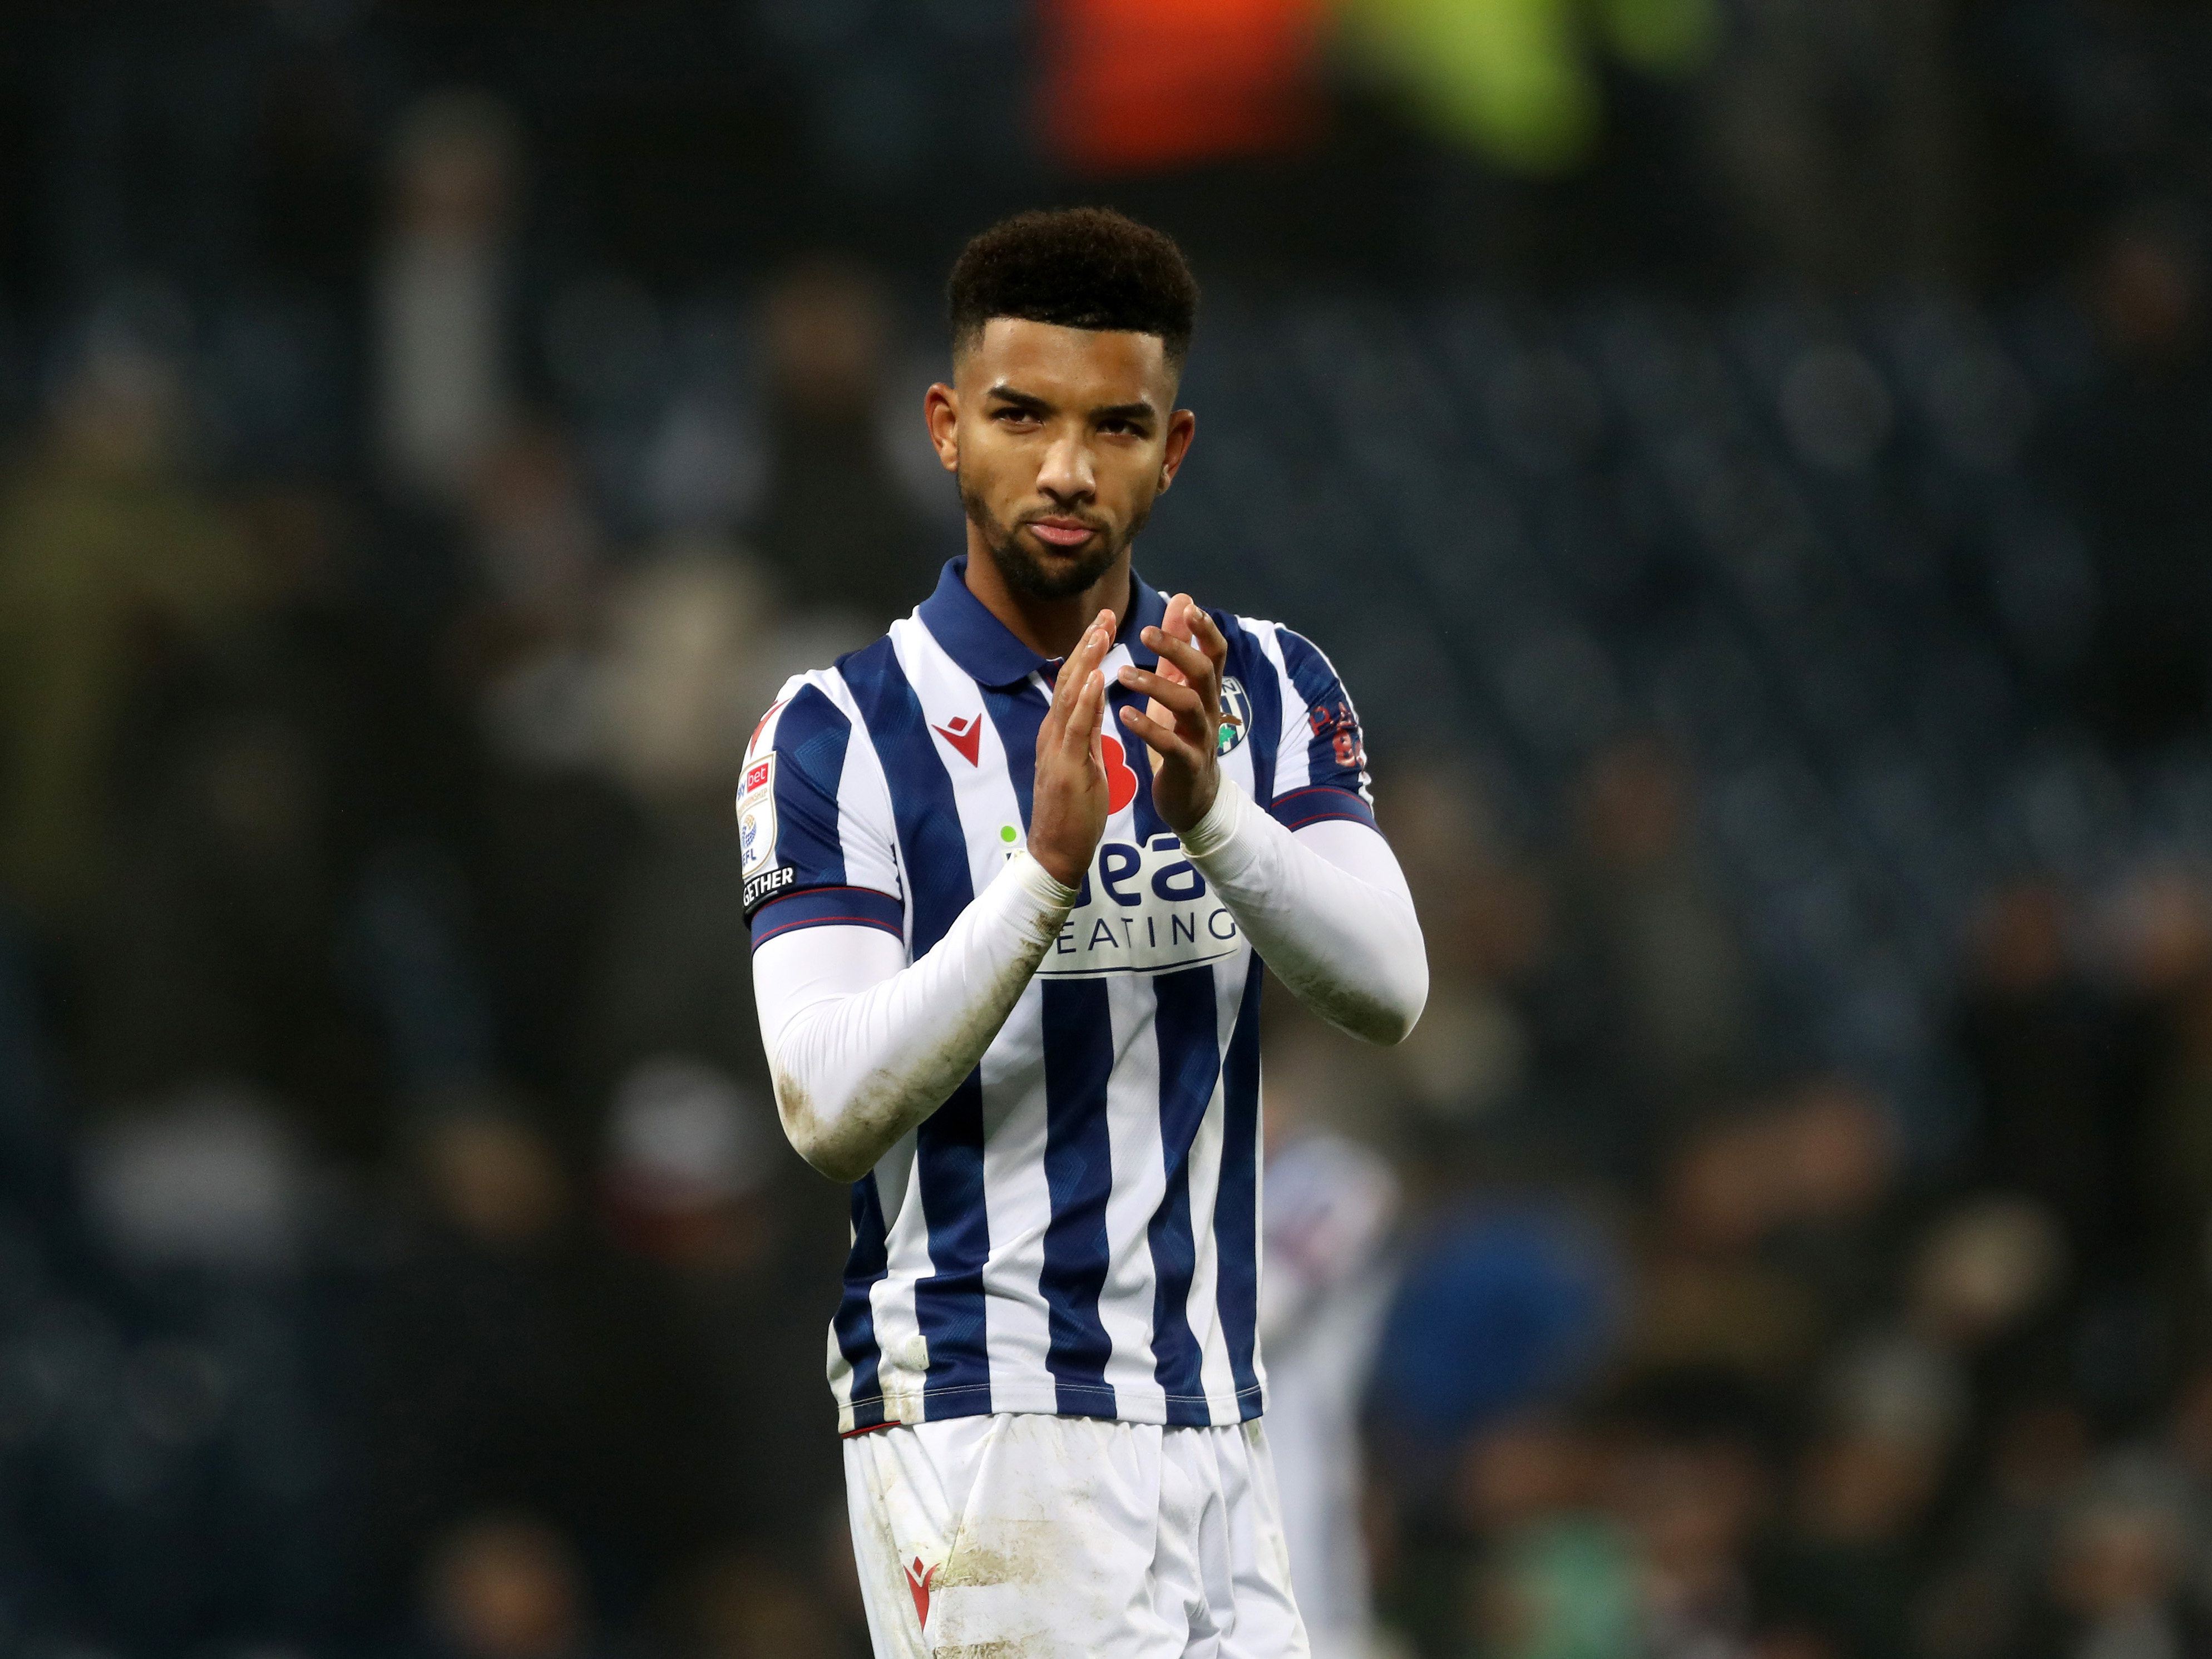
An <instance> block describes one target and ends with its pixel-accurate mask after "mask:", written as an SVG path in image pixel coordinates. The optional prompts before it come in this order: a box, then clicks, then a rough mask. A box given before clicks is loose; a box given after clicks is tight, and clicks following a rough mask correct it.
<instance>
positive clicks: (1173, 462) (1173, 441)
mask: <svg viewBox="0 0 2212 1659" xmlns="http://www.w3.org/2000/svg"><path fill="white" fill-rule="evenodd" d="M1197 435H1198V416H1195V415H1194V414H1192V413H1191V412H1190V410H1187V409H1178V410H1176V411H1175V413H1174V414H1172V415H1170V416H1168V441H1167V453H1165V454H1164V455H1162V456H1161V457H1160V488H1161V489H1166V488H1167V487H1168V486H1169V485H1170V484H1171V483H1174V482H1175V476H1176V473H1177V472H1179V471H1182V458H1183V457H1184V456H1185V455H1188V453H1190V441H1191V440H1192V439H1193V438H1194V437H1196V436H1197Z"/></svg>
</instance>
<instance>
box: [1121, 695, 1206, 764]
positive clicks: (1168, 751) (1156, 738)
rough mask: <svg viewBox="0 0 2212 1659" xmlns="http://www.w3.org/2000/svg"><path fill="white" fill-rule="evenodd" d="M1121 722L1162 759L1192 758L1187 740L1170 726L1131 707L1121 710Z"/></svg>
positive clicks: (1184, 759) (1186, 759) (1185, 759)
mask: <svg viewBox="0 0 2212 1659" xmlns="http://www.w3.org/2000/svg"><path fill="white" fill-rule="evenodd" d="M1121 724H1122V725H1123V726H1127V728H1128V729H1129V730H1130V731H1131V732H1133V733H1135V735H1136V736H1138V737H1139V738H1142V739H1143V740H1144V742H1145V744H1146V747H1147V748H1150V749H1152V750H1155V751H1157V752H1158V755H1159V756H1160V757H1161V758H1162V759H1163V760H1183V761H1188V760H1190V759H1191V758H1192V755H1191V744H1190V742H1189V740H1188V738H1185V737H1184V736H1183V735H1182V732H1178V731H1176V729H1175V727H1173V726H1165V725H1163V724H1162V723H1161V722H1160V721H1158V720H1150V719H1147V718H1146V716H1145V715H1143V714H1139V713H1138V712H1137V711H1136V710H1135V709H1133V708H1124V709H1123V710H1122V711H1121Z"/></svg>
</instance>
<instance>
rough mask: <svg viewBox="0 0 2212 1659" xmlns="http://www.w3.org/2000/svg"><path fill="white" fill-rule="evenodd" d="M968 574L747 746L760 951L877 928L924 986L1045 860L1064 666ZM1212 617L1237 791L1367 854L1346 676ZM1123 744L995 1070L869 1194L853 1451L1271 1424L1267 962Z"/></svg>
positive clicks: (750, 868)
mask: <svg viewBox="0 0 2212 1659" xmlns="http://www.w3.org/2000/svg"><path fill="white" fill-rule="evenodd" d="M964 572H965V561H964V560H962V559H956V560H954V561H953V562H951V564H949V565H948V566H946V568H945V574H944V575H943V577H942V579H941V580H939V584H938V587H937V591H936V592H935V593H933V595H932V596H931V597H930V598H929V599H927V600H926V601H925V602H924V603H923V604H922V605H921V606H920V607H919V608H918V609H917V610H916V611H915V613H914V614H913V615H912V616H910V617H906V618H904V619H903V620H902V621H900V622H898V623H894V624H893V625H892V628H891V630H890V633H889V634H888V635H886V636H885V637H884V638H882V639H880V640H878V641H876V642H875V643H874V644H872V645H871V646H869V647H866V649H864V650H860V651H856V652H854V653H851V654H850V655H848V656H845V657H842V658H841V659H838V662H837V664H836V666H835V667H834V668H830V669H827V670H822V671H815V672H812V673H808V674H804V675H801V676H799V677H798V678H795V679H793V680H792V681H791V682H790V683H789V684H787V685H786V686H785V687H784V689H783V692H782V696H781V698H780V699H779V701H778V702H776V704H775V707H774V708H771V709H770V710H769V714H768V715H767V717H766V718H765V719H764V720H763V721H762V723H761V726H760V728H759V730H758V731H757V732H756V733H755V734H754V737H753V740H752V743H751V744H750V747H749V749H748V751H747V755H746V760H745V769H744V788H743V791H742V792H741V794H740V797H739V800H738V818H739V826H740V835H741V836H742V838H743V843H744V867H745V878H746V880H745V898H746V910H747V914H748V915H749V916H750V919H751V922H752V929H753V942H754V945H755V948H756V949H757V948H758V947H759V946H760V945H762V944H763V943H765V942H766V941H767V940H769V939H775V938H777V937H779V936H781V935H782V934H784V933H788V932H790V931H791V930H793V929H795V928H804V927H827V926H840V927H876V928H880V929H882V930H884V932H886V933H890V934H893V935H895V936H896V937H897V938H898V939H900V940H901V941H902V943H903V945H905V948H906V951H907V959H908V961H909V962H911V961H914V960H916V959H918V958H919V957H921V956H922V955H923V954H924V953H925V952H927V951H928V950H929V949H930V947H931V946H932V945H935V944H936V943H937V942H938V940H939V939H940V938H942V937H943V936H944V934H945V931H946V929H947V928H948V927H951V924H952V923H953V921H955V920H956V919H957V917H958V916H959V915H960V914H961V912H962V911H963V909H965V908H967V906H968V904H969V902H970V901H971V900H972V899H973V897H974V896H975V894H976V893H977V892H978V891H980V890H981V889H982V888H983V887H984V886H985V885H986V884H988V883H989V882H990V881H991V880H992V878H994V875H995V874H996V873H997V872H998V871H999V869H1000V867H1001V866H1003V864H1004V862H1005V860H1006V858H1007V857H1008V856H1009V855H1010V854H1012V853H1014V852H1015V851H1016V850H1018V848H1020V847H1021V846H1022V844H1023V842H1024V836H1025V835H1026V832H1027V827H1028V823H1029V817H1030V792H1031V787H1032V781H1033V777H1034V774H1035V770H1036V733H1037V727H1038V726H1039V724H1040V723H1041V722H1042V720H1043V718H1044V715H1045V713H1046V710H1047V708H1048V704H1049V701H1050V684H1051V680H1050V677H1051V675H1052V674H1053V673H1054V671H1055V669H1056V665H1054V664H1050V663H1047V662H1046V661H1044V660H1043V659H1041V658H1039V657H1038V656H1037V655H1036V653H1034V652H1032V651H1031V650H1030V649H1029V648H1028V647H1026V646H1024V645H1023V644H1022V643H1021V642H1020V641H1018V640H1017V639H1016V638H1015V637H1014V636H1013V635H1012V633H1011V632H1009V631H1008V630H1007V629H1006V627H1005V626H1004V624H1002V623H1000V622H999V620H998V619H997V618H996V617H993V616H992V615H991V614H990V612H989V611H987V610H986V609H985V608H984V607H983V605H982V604H981V601H980V600H978V599H976V598H975V596H974V595H973V594H972V593H970V592H969V591H968V587H967V585H966V581H965V579H964ZM1166 608H1167V607H1166V601H1165V599H1164V598H1163V596H1162V595H1161V594H1159V593H1158V592H1156V591H1155V590H1153V589H1152V588H1150V587H1148V586H1146V585H1145V584H1144V583H1143V582H1142V581H1141V580H1138V581H1136V582H1135V584H1134V590H1133V602H1132V604H1131V605H1130V615H1129V616H1128V617H1127V618H1125V619H1124V622H1123V624H1122V629H1121V637H1120V639H1119V641H1117V642H1116V644H1115V647H1114V650H1113V652H1112V653H1110V654H1109V656H1108V658H1107V659H1106V662H1105V674H1106V683H1107V688H1108V693H1109V702H1110V703H1111V705H1112V710H1118V709H1119V708H1121V707H1122V706H1124V705H1125V704H1126V703H1127V702H1130V701H1131V700H1132V694H1130V693H1129V692H1127V691H1126V690H1122V689H1121V687H1119V686H1118V685H1116V684H1115V673H1116V671H1118V669H1119V668H1120V666H1121V664H1122V663H1124V662H1126V661H1134V662H1136V663H1137V664H1138V665H1139V666H1142V667H1147V668H1149V667H1151V666H1152V665H1153V664H1154V662H1155V660H1156V659H1155V657H1154V655H1153V653H1151V652H1150V651H1148V650H1146V648H1145V647H1143V645H1142V644H1141V643H1140V642H1139V639H1138V635H1139V630H1140V629H1143V628H1146V627H1148V626H1152V625H1156V624H1158V623H1159V622H1160V621H1161V620H1162V618H1163V617H1164V615H1165V612H1166ZM1212 615H1213V617H1214V620H1215V621H1216V622H1217V623H1218V624H1219V625H1220V627H1221V629H1222V631H1223V633H1224V634H1225V635H1226V636H1227V638H1228V641H1229V662H1228V665H1227V669H1226V680H1225V696H1224V699H1223V701H1224V707H1225V714H1227V715H1229V716H1230V717H1231V718H1230V720H1225V731H1224V734H1223V737H1222V739H1221V742H1222V750H1223V753H1222V765H1223V768H1224V769H1225V772H1226V773H1227V775H1229V776H1230V777H1231V778H1233V779H1234V780H1235V781H1237V783H1238V784H1239V785H1240V786H1241V787H1243V790H1244V791H1245V793H1246V794H1247V795H1249V797H1250V799H1252V800H1253V801H1254V802H1255V803H1256V804H1258V805H1260V806H1261V807H1263V808H1265V809H1266V810H1267V811H1269V812H1270V813H1272V814H1273V816H1274V817H1276V818H1277V819H1278V820H1279V821H1280V822H1282V823H1285V824H1286V825H1288V826H1290V827H1291V828H1293V829H1295V828H1297V827H1298V826H1300V825H1303V824H1306V823H1315V822H1317V821H1320V820H1322V819H1327V818H1349V819H1353V820H1356V821H1358V822H1359V823H1368V824H1372V823H1373V822H1374V820H1373V816H1372V813H1371V812H1370V797H1369V794H1368V787H1367V775H1366V772H1365V769H1364V768H1365V763H1366V757H1365V755H1364V751H1363V750H1362V747H1361V738H1360V732H1359V726H1358V719H1357V717H1356V715H1355V714H1353V711H1352V703H1351V701H1350V699H1349V698H1348V697H1347V696H1346V695H1345V691H1344V688H1343V685H1342V684H1341V683H1340V681H1339V679H1338V678H1337V675H1336V671H1335V670H1334V668H1332V667H1331V666H1330V665H1329V662H1328V659H1327V658H1326V657H1324V656H1323V655H1322V653H1321V652H1320V651H1318V650H1316V648H1315V647H1313V646H1312V645H1310V644H1309V643H1308V642H1307V641H1305V640H1304V639H1302V638H1300V637H1299V636H1298V635H1296V634H1294V633H1292V632H1291V630H1290V629H1286V628H1282V627H1279V626H1278V625H1276V624H1275V623H1267V622H1258V621H1255V620H1253V619H1251V618H1249V617H1236V616H1232V615H1230V614H1228V613H1226V612H1222V611H1216V612H1213V613H1212ZM1231 722H1233V725H1232V724H1231ZM1119 730H1120V728H1119V725H1118V714H1115V713H1114V712H1111V711H1109V716H1108V719H1107V722H1106V736H1105V752H1106V761H1107V769H1108V773H1109V778H1110V781H1111V784H1112V790H1111V795H1110V805H1111V809H1112V811H1111V816H1110V817H1109V819H1108V821H1107V826H1106V831H1105V835H1104V836H1103V839H1102V841H1101V842H1100V845H1099V848H1098V851H1097V855H1096V858H1095V860H1094V861H1093V863H1092V865H1091V871H1090V873H1089V874H1088V876H1087V877H1086V878H1085V882H1084V884H1083V888H1082V891H1081V893H1080V895H1079V898H1078V900H1077V902H1076V906H1075V908H1074V910H1073V913H1072V914H1071V915H1070V916H1069V918H1068V921H1067V923H1066V927H1065V928H1064V929H1063V930H1062V931H1061V933H1060V937H1059V939H1057V940H1056V941H1055V942H1054V945H1052V946H1051V947H1050V948H1049V949H1048V950H1047V951H1046V953H1045V957H1044V960H1043V963H1042V965H1041V966H1040V967H1039V969H1037V972H1036V976H1035V978H1034V979H1033V980H1032V981H1031V982H1030V985H1029V987H1028V988H1027V990H1026V991H1025V992H1024V994H1023V995H1022V998H1021V1000H1020V1001H1019V1003H1018V1005H1017V1006H1016V1007H1015V1009H1014V1012H1013V1013H1012V1016H1011V1017H1010V1018H1008V1019H1007V1021H1006V1024H1005V1026H1004V1027H1003V1028H1002V1029H1001V1030H1000V1033H999V1035H998V1036H997V1038H996V1039H995V1040H994V1042H992V1043H991V1045H990V1047H989V1048H988V1050H987V1052H986V1053H985V1054H984V1057H983V1060H982V1063H981V1065H980V1066H977V1067H976V1069H975V1071H974V1072H972V1073H969V1076H968V1078H967V1079H965V1080H964V1081H963V1083H962V1084H961V1085H960V1086H959V1087H958V1088H957V1090H956V1091H954V1092H953V1094H952V1096H951V1098H950V1099H948V1100H947V1101H946V1102H945V1104H944V1105H943V1107H942V1108H940V1109H939V1110H938V1111H937V1112H936V1114H935V1115H933V1116H932V1117H930V1118H929V1119H928V1120H927V1121H926V1122H924V1123H923V1124H922V1125H921V1127H920V1128H919V1129H918V1130H916V1131H915V1133H913V1135H912V1136H910V1137H909V1138H908V1140H906V1141H905V1142H902V1144H901V1145H900V1146H898V1147H896V1148H895V1149H894V1150H893V1151H892V1152H890V1154H888V1155H887V1156H886V1157H885V1158H884V1159H883V1160H882V1162H880V1163H879V1164H878V1165H877V1167H876V1168H875V1170H873V1171H872V1172H871V1173H870V1174H869V1175H867V1176H865V1177H863V1178H862V1179H861V1180H860V1181H859V1182H856V1183H855V1184H854V1188H853V1194H852V1222H853V1246H852V1255H851V1258H850V1260H849V1261H848V1265H847V1267H846V1272H845V1290H844V1296H843V1299H842V1304H841V1306H840V1307H839V1309H838V1311H837V1314H836V1318H835V1320H834V1321H833V1322H832V1326H831V1330H830V1341H829V1380H830V1386H831V1388H832V1389H833V1390H834V1391H835V1393H836V1398H837V1403H838V1409H839V1413H840V1425H839V1426H840V1428H841V1430H842V1431H845V1432H848V1433H849V1432H854V1431H859V1430H863V1429H867V1428H871V1427H873V1426H876V1425H881V1424H884V1423H888V1422H917V1421H925V1420H935V1419H942V1418H951V1417H962V1416H971V1415H977V1414H981V1413H990V1412H1045V1413H1060V1414H1061V1415H1066V1416H1079V1417H1099V1418H1112V1419H1121V1420H1123V1421H1127V1422H1137V1423H1164V1424H1197V1425H1218V1424H1229V1423H1235V1422H1237V1421H1240V1420H1242V1419H1247V1418H1252V1417H1256V1416H1258V1415H1259V1414H1260V1412H1261V1407H1262V1403H1263V1395H1264V1373H1263V1371H1262V1369H1261V1359H1260V1352H1259V1345H1258V1338H1257V1333H1256V1329H1255V1325H1256V1307H1257V1299H1258V1288H1259V1283H1258V1281H1259V1223H1260V1191H1259V1187H1260V1060H1259V1037H1260V1031H1259V1012H1260V1008H1259V1004H1260V983H1261V968H1260V963H1259V962H1258V960H1257V958H1256V957H1255V956H1254V955H1253V953H1252V951H1251V949H1250V947H1249V945H1248V944H1247V943H1246V941H1245V939H1244V938H1243V933H1242V932H1241V930H1240V929H1239V927H1237V921H1236V918H1235V917H1234V916H1233V915H1231V914H1230V912H1229V910H1228V908H1226V907H1225V905H1224V904H1222V903H1221V902H1220V901H1219V900H1218V898H1217V897H1215V896H1213V895H1212V894H1211V893H1209V892H1208V890H1207V886H1206V879H1205V878H1204V877H1203V876H1202V875H1201V874H1200V872H1199V871H1198V870H1197V869H1196V868H1195V867H1194V866H1193V865H1192V864H1191V862H1190V861H1189V860H1187V859H1185V858H1184V857H1183V856H1182V853H1181V849H1180V848H1179V845H1178V843H1177V842H1176V836H1175V835H1174V834H1173V832H1171V831H1170V829H1168V827H1167V825H1166V824H1165V823H1163V822H1162V821H1161V819H1160V817H1159V816H1158V813H1157V812H1156V811H1154V810H1153V807H1152V777H1151V768H1150V765H1149V764H1148V761H1147V757H1146V751H1145V750H1143V749H1142V747H1141V745H1137V744H1134V743H1133V740H1128V739H1125V738H1122V737H1121V736H1118V735H1117V733H1118V732H1119ZM1125 743H1127V744H1128V746H1129V747H1132V748H1134V749H1135V752H1134V753H1133V754H1132V753H1129V752H1127V751H1126V750H1125V746H1124V745H1125Z"/></svg>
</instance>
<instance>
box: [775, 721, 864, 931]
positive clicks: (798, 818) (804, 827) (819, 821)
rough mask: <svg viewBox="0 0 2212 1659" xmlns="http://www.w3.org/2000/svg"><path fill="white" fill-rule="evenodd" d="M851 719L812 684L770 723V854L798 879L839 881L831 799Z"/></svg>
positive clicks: (841, 871) (841, 773)
mask: <svg viewBox="0 0 2212 1659" xmlns="http://www.w3.org/2000/svg"><path fill="white" fill-rule="evenodd" d="M852 731H853V723H852V721H850V720H847V719H846V718H845V715H844V712H843V711H842V709H840V708H838V707H837V705H836V703H834V702H830V701H829V698H828V697H826V696H823V694H822V692H821V690H819V689H818V688H817V687H815V686H811V685H809V686H805V687H802V688H801V689H800V690H799V692H798V694H797V695H796V696H793V698H792V699H791V702H790V703H789V704H788V705H787V707H786V708H785V709H784V711H783V717H782V718H781V720H778V721H777V722H776V726H775V754H776V768H777V769H776V779H775V823H776V828H775V856H776V859H777V860H778V862H780V863H783V864H787V865H790V866H792V867H793V869H795V870H797V871H798V872H799V881H800V884H801V885H803V886H808V887H842V886H843V885H844V884H845V849H844V845H843V842H842V839H841V838H840V836H839V835H838V833H837V803H838V800H839V798H840V796H841V795H842V791H843V788H844V782H845V744H846V741H847V739H848V738H849V737H850V736H851V735H852Z"/></svg>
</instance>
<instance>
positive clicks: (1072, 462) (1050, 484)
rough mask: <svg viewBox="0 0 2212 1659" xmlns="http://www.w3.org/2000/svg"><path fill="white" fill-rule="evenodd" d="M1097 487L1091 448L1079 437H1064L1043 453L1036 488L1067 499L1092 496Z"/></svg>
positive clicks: (1058, 498)
mask: <svg viewBox="0 0 2212 1659" xmlns="http://www.w3.org/2000/svg"><path fill="white" fill-rule="evenodd" d="M1037 488H1038V489H1041V490H1042V491H1043V492H1044V493H1045V494H1046V495H1050V496H1053V497H1054V498H1055V499H1057V500H1060V501H1074V500H1077V499H1079V497H1082V496H1086V495H1090V494H1091V491H1092V490H1093V489H1096V488H1097V476H1096V474H1095V473H1094V472H1093V471H1092V469H1091V449H1090V447H1089V446H1088V445H1087V444H1085V443H1084V442H1082V441H1080V440H1079V439H1076V438H1073V437H1069V438H1062V439H1060V441H1058V442H1057V443H1055V444H1054V445H1053V446H1052V447H1050V448H1049V449H1048V450H1046V451H1045V453H1044V465H1043V466H1042V468H1041V469H1040V470H1039V471H1038V473H1037Z"/></svg>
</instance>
